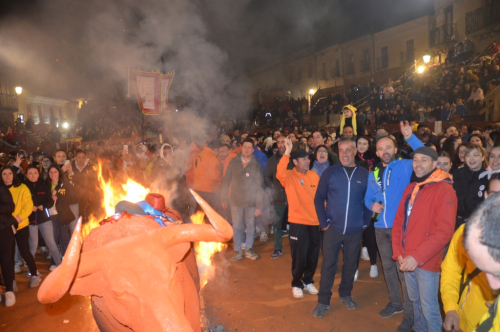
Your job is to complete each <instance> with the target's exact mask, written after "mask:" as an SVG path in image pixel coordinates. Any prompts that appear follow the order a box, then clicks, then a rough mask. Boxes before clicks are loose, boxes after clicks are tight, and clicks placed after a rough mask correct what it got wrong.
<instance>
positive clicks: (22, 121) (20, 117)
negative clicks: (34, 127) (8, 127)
mask: <svg viewBox="0 0 500 332" xmlns="http://www.w3.org/2000/svg"><path fill="white" fill-rule="evenodd" d="M17 117H18V118H19V119H21V123H24V114H18V115H17Z"/></svg>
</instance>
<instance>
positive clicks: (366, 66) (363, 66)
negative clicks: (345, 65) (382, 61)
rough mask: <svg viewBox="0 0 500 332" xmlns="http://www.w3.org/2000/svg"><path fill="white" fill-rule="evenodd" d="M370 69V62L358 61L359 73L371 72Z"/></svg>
mask: <svg viewBox="0 0 500 332" xmlns="http://www.w3.org/2000/svg"><path fill="white" fill-rule="evenodd" d="M371 67H372V66H371V64H370V61H367V60H366V59H363V60H360V61H359V68H360V70H361V72H365V71H370V70H372V68H371Z"/></svg>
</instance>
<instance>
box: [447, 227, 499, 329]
mask: <svg viewBox="0 0 500 332" xmlns="http://www.w3.org/2000/svg"><path fill="white" fill-rule="evenodd" d="M464 226H465V225H462V226H460V227H459V228H458V229H457V231H456V232H455V234H454V235H453V238H452V239H451V242H450V247H449V249H448V253H447V254H446V258H445V259H444V261H443V264H442V265H441V299H442V300H443V309H444V312H445V313H447V312H448V311H451V310H455V311H456V312H457V313H458V316H459V317H460V329H462V331H464V332H471V331H474V329H475V328H476V327H477V325H478V323H479V320H480V319H481V317H482V316H483V315H484V314H485V313H486V312H487V311H488V307H487V306H486V304H485V302H488V301H489V302H491V301H493V300H494V296H493V292H492V290H491V288H490V286H489V285H488V280H486V275H485V274H484V273H483V272H481V273H479V274H478V275H477V276H475V277H474V278H473V279H472V280H471V282H470V286H466V287H465V289H464V291H463V293H462V296H461V297H460V302H459V301H458V295H459V292H460V283H461V282H462V280H463V279H462V271H463V269H464V268H465V277H464V279H465V278H466V276H467V275H468V274H469V273H472V271H474V270H475V269H476V266H475V265H474V263H473V262H472V260H471V259H470V258H469V255H468V254H467V252H466V251H465V248H464V246H463V234H464ZM458 303H459V304H458Z"/></svg>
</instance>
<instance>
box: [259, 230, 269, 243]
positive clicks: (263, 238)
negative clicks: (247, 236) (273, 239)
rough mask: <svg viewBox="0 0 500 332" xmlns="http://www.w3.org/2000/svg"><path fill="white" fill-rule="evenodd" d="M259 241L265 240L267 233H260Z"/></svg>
mask: <svg viewBox="0 0 500 332" xmlns="http://www.w3.org/2000/svg"><path fill="white" fill-rule="evenodd" d="M260 241H261V242H265V241H267V234H266V232H262V233H260Z"/></svg>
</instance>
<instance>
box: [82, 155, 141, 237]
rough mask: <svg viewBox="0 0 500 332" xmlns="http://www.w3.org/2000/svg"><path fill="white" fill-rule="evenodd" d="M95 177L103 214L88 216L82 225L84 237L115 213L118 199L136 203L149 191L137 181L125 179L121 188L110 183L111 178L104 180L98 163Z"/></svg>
mask: <svg viewBox="0 0 500 332" xmlns="http://www.w3.org/2000/svg"><path fill="white" fill-rule="evenodd" d="M97 179H98V183H99V187H100V188H101V191H102V193H103V200H102V208H103V210H104V213H105V214H104V215H101V216H94V215H91V216H90V217H89V221H88V222H87V223H86V224H85V225H84V226H83V229H82V234H83V238H85V237H86V236H87V235H88V234H89V233H90V231H91V230H92V229H94V228H96V227H99V222H100V221H101V220H103V219H105V218H107V217H109V216H112V215H114V214H115V206H116V204H118V202H120V201H129V202H132V203H137V202H140V201H143V200H144V199H145V198H146V195H147V194H148V192H149V189H147V188H144V187H143V186H142V185H140V184H139V183H137V182H135V181H134V180H131V179H130V178H128V179H127V182H126V183H124V184H122V185H121V188H119V187H117V186H116V185H114V184H113V183H112V180H111V179H109V180H108V181H106V180H104V178H103V176H102V165H101V164H100V163H99V164H98V170H97Z"/></svg>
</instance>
